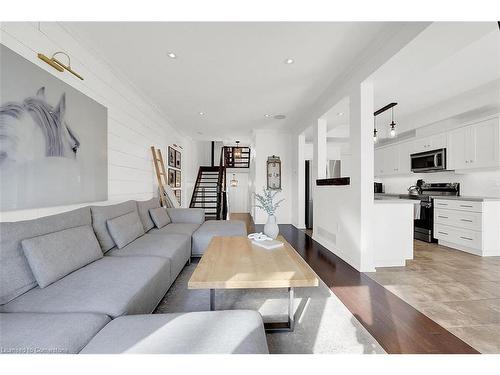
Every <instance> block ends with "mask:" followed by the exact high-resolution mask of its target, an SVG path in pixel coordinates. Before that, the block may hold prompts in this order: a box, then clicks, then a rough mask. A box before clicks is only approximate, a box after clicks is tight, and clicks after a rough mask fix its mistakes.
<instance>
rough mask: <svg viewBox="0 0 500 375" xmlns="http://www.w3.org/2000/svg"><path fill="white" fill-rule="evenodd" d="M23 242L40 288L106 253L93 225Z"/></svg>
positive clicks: (25, 253)
mask: <svg viewBox="0 0 500 375" xmlns="http://www.w3.org/2000/svg"><path fill="white" fill-rule="evenodd" d="M21 244H22V246H23V250H24V255H26V258H27V259H28V263H29V265H30V267H31V271H32V272H33V275H34V276H35V279H36V281H37V282H38V285H39V286H40V288H45V287H46V286H48V285H50V284H52V283H53V282H55V281H57V280H59V279H62V278H63V277H64V276H66V275H68V274H70V273H71V272H73V271H76V270H78V269H80V268H82V267H83V266H86V265H87V264H89V263H92V262H93V261H95V260H98V259H100V258H102V256H103V255H102V251H101V247H100V246H99V242H97V238H96V236H95V233H94V231H93V230H92V227H91V226H90V225H82V226H80V227H75V228H69V229H64V230H61V231H59V232H54V233H49V234H44V235H42V236H37V237H33V238H29V239H25V240H22V241H21Z"/></svg>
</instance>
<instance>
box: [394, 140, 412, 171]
mask: <svg viewBox="0 0 500 375" xmlns="http://www.w3.org/2000/svg"><path fill="white" fill-rule="evenodd" d="M398 149H399V152H398V171H397V172H398V174H409V173H411V160H410V155H411V154H412V153H413V142H403V143H400V144H399V146H398Z"/></svg>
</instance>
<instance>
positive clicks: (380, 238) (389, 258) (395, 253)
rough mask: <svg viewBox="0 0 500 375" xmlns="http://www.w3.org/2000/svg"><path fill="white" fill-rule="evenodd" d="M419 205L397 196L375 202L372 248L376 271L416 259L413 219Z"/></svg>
mask: <svg viewBox="0 0 500 375" xmlns="http://www.w3.org/2000/svg"><path fill="white" fill-rule="evenodd" d="M416 202H418V203H420V201H415V200H411V199H399V198H398V197H396V196H385V197H380V196H379V197H376V198H375V201H374V203H375V204H374V211H375V212H374V222H373V246H374V262H375V267H396V266H405V265H406V260H408V259H413V219H414V206H415V204H416Z"/></svg>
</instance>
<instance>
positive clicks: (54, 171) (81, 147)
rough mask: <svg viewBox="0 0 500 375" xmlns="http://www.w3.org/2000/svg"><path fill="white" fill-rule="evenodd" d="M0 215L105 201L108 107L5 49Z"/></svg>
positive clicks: (1, 56) (0, 55)
mask: <svg viewBox="0 0 500 375" xmlns="http://www.w3.org/2000/svg"><path fill="white" fill-rule="evenodd" d="M0 62H1V66H0V77H1V81H0V188H1V194H0V210H2V211H7V210H18V209H28V208H36V207H48V206H57V205H65V204H73V203H82V202H92V201H103V200H107V192H108V187H107V109H106V108H105V107H104V106H102V105H100V104H99V103H97V102H96V101H94V100H92V99H91V98H89V97H87V96H86V95H84V94H82V93H81V92H79V91H77V90H76V89H74V88H73V87H71V86H69V85H67V84H66V83H64V82H62V81H61V80H59V79H57V78H55V77H54V76H53V75H51V74H49V73H48V72H46V71H44V70H43V69H41V68H39V67H37V66H36V65H35V64H33V63H31V62H29V61H28V60H26V59H24V58H23V57H21V56H19V55H17V54H16V53H14V52H13V51H11V50H10V49H8V48H7V47H5V46H0Z"/></svg>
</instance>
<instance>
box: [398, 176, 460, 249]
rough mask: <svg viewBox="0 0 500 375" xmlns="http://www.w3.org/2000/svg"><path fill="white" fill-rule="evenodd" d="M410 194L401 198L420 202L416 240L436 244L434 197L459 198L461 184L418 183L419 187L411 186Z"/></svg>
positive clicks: (416, 218) (416, 221)
mask: <svg viewBox="0 0 500 375" xmlns="http://www.w3.org/2000/svg"><path fill="white" fill-rule="evenodd" d="M408 191H409V192H410V193H409V194H402V195H400V196H399V197H400V198H405V199H418V200H420V212H418V211H417V212H416V216H415V225H414V238H415V239H418V240H422V241H426V242H436V240H435V239H434V233H433V231H434V200H433V198H434V197H439V196H459V195H460V184H459V183H456V182H455V183H425V182H423V181H422V180H419V181H417V185H414V186H411V187H410V188H409V189H408Z"/></svg>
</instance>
